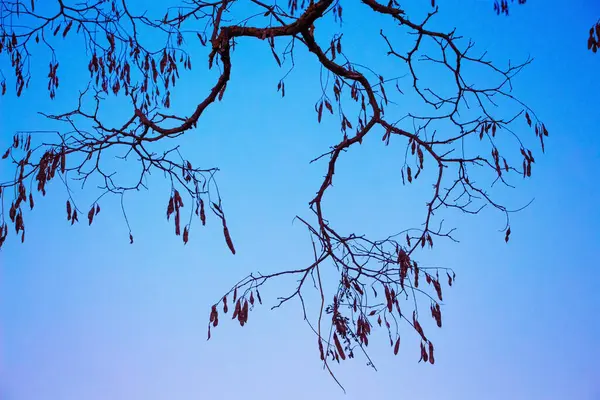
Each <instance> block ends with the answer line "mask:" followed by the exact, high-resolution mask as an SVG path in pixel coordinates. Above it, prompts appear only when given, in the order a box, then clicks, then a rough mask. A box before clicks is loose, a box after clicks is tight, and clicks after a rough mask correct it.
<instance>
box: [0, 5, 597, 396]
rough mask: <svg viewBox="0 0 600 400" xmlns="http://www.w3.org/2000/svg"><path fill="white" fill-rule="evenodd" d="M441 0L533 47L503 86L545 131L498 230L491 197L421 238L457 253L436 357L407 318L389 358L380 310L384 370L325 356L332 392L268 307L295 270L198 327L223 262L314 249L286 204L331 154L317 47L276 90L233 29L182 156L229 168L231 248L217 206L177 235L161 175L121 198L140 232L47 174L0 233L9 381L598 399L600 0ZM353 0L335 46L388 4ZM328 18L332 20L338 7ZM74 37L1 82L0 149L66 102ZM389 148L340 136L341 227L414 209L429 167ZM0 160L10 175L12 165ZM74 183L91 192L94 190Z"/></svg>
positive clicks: (293, 328)
mask: <svg viewBox="0 0 600 400" xmlns="http://www.w3.org/2000/svg"><path fill="white" fill-rule="evenodd" d="M423 3H424V4H423V6H422V7H426V6H427V5H426V4H425V3H428V2H423ZM440 3H441V4H440V7H441V12H440V14H439V17H438V20H437V22H436V21H434V24H433V26H442V27H448V26H453V25H456V26H457V27H458V32H459V33H462V34H463V35H464V36H466V37H472V38H473V39H474V40H475V42H476V45H477V47H476V49H479V50H482V51H483V50H487V51H488V54H489V55H490V57H491V58H492V59H493V60H495V61H497V62H499V63H504V62H506V60H508V59H509V58H510V59H511V60H513V61H519V60H524V59H525V58H526V57H527V56H528V55H531V56H533V57H534V62H533V63H532V64H531V65H530V66H529V67H528V68H526V69H525V70H524V71H523V72H522V74H521V75H519V77H518V78H517V79H516V81H515V93H516V94H517V95H518V96H519V97H520V98H521V99H522V100H523V101H524V102H526V103H527V104H529V105H530V106H532V107H533V108H534V109H535V110H536V113H537V114H538V116H539V117H540V118H541V119H542V120H543V121H544V122H545V124H546V126H548V128H549V130H550V137H549V139H548V141H547V146H546V154H545V155H544V156H541V154H539V153H540V151H539V149H537V147H534V148H535V149H536V151H535V155H536V164H535V165H534V173H533V177H532V179H531V180H526V181H523V182H521V180H520V179H517V180H515V181H516V182H517V183H518V186H517V189H515V190H505V191H501V192H499V196H501V197H502V198H503V199H505V200H506V201H507V202H508V203H509V205H514V206H519V205H522V204H525V203H526V202H527V201H529V200H530V199H531V198H535V201H534V202H533V203H532V205H531V206H530V207H529V208H526V209H525V210H523V211H522V212H520V213H518V214H515V215H513V216H512V231H513V234H512V235H511V241H510V242H509V243H508V244H506V243H504V240H503V234H502V233H499V232H498V230H499V229H501V228H502V227H503V219H502V216H501V215H499V214H497V213H493V212H489V211H484V212H482V213H481V214H480V215H478V216H476V217H472V216H459V215H454V214H452V215H451V219H450V220H449V221H448V222H452V223H453V224H454V225H455V226H456V227H457V228H458V232H457V238H458V239H460V243H458V244H455V243H451V242H442V241H438V242H436V246H435V247H434V249H433V250H431V251H427V252H425V253H422V254H419V257H420V259H421V260H423V262H424V263H427V264H429V265H443V266H447V267H451V268H453V269H454V270H455V271H456V273H457V281H456V285H455V286H453V288H452V289H450V290H448V289H446V290H445V301H446V306H445V307H444V309H443V312H444V328H443V329H441V330H435V331H433V330H432V340H433V341H434V343H435V344H436V364H435V366H431V365H429V364H427V365H424V364H422V363H421V364H417V361H418V359H419V353H418V350H419V348H418V342H417V341H416V339H415V340H406V341H405V342H404V343H403V346H402V348H401V351H400V354H399V355H398V356H395V357H394V356H393V354H392V353H391V351H390V349H389V347H388V345H387V336H386V333H385V332H384V331H376V332H375V333H374V334H373V337H372V339H371V341H370V346H369V347H370V348H371V355H372V356H373V357H374V361H375V364H376V366H377V368H378V372H375V371H373V370H372V369H369V368H368V367H366V366H365V362H364V360H363V359H360V358H357V359H354V360H350V361H349V362H345V363H342V364H341V365H340V366H337V365H336V366H335V372H336V374H337V375H338V378H339V379H340V381H341V382H342V383H343V384H344V386H345V388H346V390H347V394H346V395H344V394H343V392H342V391H341V390H340V389H339V388H338V387H337V386H336V384H335V383H334V382H333V380H332V379H331V378H330V377H329V375H328V374H327V373H326V372H325V371H323V370H322V369H321V364H320V361H319V355H318V349H317V347H316V345H315V344H316V343H315V339H314V337H313V335H312V333H311V331H310V329H309V328H308V326H306V325H305V324H304V323H303V321H302V314H301V310H300V307H299V305H298V304H297V302H294V303H289V304H288V305H287V306H286V307H283V308H280V309H278V310H275V311H269V306H270V305H273V304H275V300H274V298H275V296H277V295H281V294H283V293H285V290H286V289H289V288H290V287H291V286H289V284H290V282H283V283H282V284H281V285H277V286H270V287H269V288H266V289H265V290H264V291H263V292H262V294H263V299H264V300H265V305H264V306H262V307H257V308H256V309H255V310H254V311H253V312H252V313H251V315H250V319H249V323H248V325H246V326H244V327H243V328H240V327H239V325H237V324H235V323H233V322H230V321H227V319H225V320H224V321H223V322H221V324H220V325H219V327H218V328H217V329H216V330H214V331H213V338H212V339H211V340H210V341H208V342H207V341H206V340H205V339H206V323H207V319H208V314H209V311H210V304H212V303H214V302H215V301H216V299H218V298H219V297H220V296H221V295H222V293H223V292H225V291H226V290H228V289H229V288H230V287H231V285H232V284H233V283H234V282H237V281H238V280H239V279H241V278H242V277H244V276H245V275H247V274H248V273H249V272H252V271H256V270H259V271H261V272H268V271H275V270H277V269H281V268H295V267H299V266H304V265H306V263H308V262H310V259H311V252H310V240H309V237H308V235H307V233H306V231H305V230H304V229H302V227H301V226H300V225H299V224H293V223H292V219H293V217H294V215H297V214H298V215H308V208H307V203H308V201H309V200H310V199H311V198H312V196H313V194H314V192H315V191H316V190H317V188H318V185H319V184H320V178H321V177H322V175H323V174H324V171H325V166H324V164H323V163H320V164H319V163H316V164H311V165H309V164H308V161H309V160H310V159H312V158H313V157H315V156H317V155H319V154H321V152H323V151H326V150H327V148H328V146H329V145H331V144H332V143H335V141H336V140H338V138H339V133H338V130H337V128H336V124H335V121H334V120H333V118H330V119H325V120H324V122H323V123H322V124H321V125H318V124H317V123H316V117H315V115H314V110H313V104H314V102H315V101H316V100H317V98H318V96H319V89H318V73H319V70H318V65H317V64H316V63H315V61H314V59H312V58H311V57H310V55H307V54H304V53H301V52H300V53H299V55H298V60H297V62H298V63H301V64H300V65H299V68H297V69H296V70H295V71H294V72H293V74H292V76H291V78H290V79H289V80H288V81H286V97H285V99H281V98H280V96H279V95H278V94H277V93H276V92H275V88H276V85H277V81H278V78H279V77H280V76H282V75H283V74H284V72H282V70H280V69H279V68H278V67H277V65H276V64H275V62H274V61H273V60H272V58H271V56H270V51H269V49H268V47H267V46H266V45H265V43H262V42H258V41H251V40H243V41H241V42H240V44H239V46H238V48H237V50H236V52H235V53H234V58H233V62H234V71H233V75H232V79H231V82H230V84H229V86H228V91H227V93H226V95H225V99H224V101H223V102H222V103H219V104H216V105H215V106H214V107H212V108H210V109H209V111H208V112H207V113H206V115H205V116H203V117H202V120H201V122H200V124H199V125H198V128H197V129H196V130H194V131H191V132H189V133H187V134H186V135H185V137H184V138H182V139H181V141H180V143H181V144H182V147H183V149H184V150H185V153H186V155H187V156H188V157H189V158H190V159H191V160H192V162H193V163H194V164H197V165H203V166H207V167H212V166H218V167H219V168H221V171H220V172H219V174H218V179H219V188H220V190H221V193H222V196H223V199H224V207H225V210H226V212H227V215H228V225H229V228H230V230H231V233H232V235H233V239H234V241H235V245H236V250H237V254H236V255H235V256H233V255H231V254H230V253H229V251H228V250H227V247H226V246H225V243H224V241H223V238H222V235H221V230H220V229H219V225H218V220H216V219H214V218H209V221H208V224H207V225H208V226H207V227H205V228H200V226H199V225H197V226H195V227H194V228H193V229H192V232H191V234H190V242H189V243H188V244H187V245H186V246H183V244H182V242H181V239H180V238H178V237H175V236H174V235H173V228H172V225H171V224H169V223H168V222H167V221H166V220H165V218H164V217H163V215H164V214H163V213H164V209H165V208H166V204H167V201H168V187H167V186H166V183H165V182H163V181H162V180H161V179H160V176H155V177H154V178H153V180H152V182H151V183H152V185H151V187H150V190H149V191H148V192H139V193H135V194H132V195H129V196H127V197H126V198H125V205H126V207H127V209H128V216H129V220H130V224H131V226H132V230H133V234H134V236H135V244H134V245H130V244H129V242H128V238H127V236H128V232H127V227H126V226H125V223H124V221H123V220H122V217H121V214H120V206H119V203H118V200H116V199H106V201H103V202H101V203H100V204H101V207H102V212H101V213H100V214H99V215H98V218H97V219H96V220H95V222H94V224H93V225H92V226H91V227H88V226H86V225H87V224H83V223H82V224H80V225H76V226H73V227H71V226H70V224H68V223H67V221H66V218H65V212H64V202H65V200H66V194H65V192H64V189H63V188H62V187H61V186H60V185H59V184H57V183H54V184H52V185H51V186H50V188H49V190H48V195H47V196H46V197H45V198H43V199H41V198H38V199H37V201H36V208H35V209H34V211H33V212H31V213H29V214H28V218H27V219H26V224H27V239H26V241H25V243H24V244H20V243H18V241H16V240H14V239H15V238H14V235H13V236H11V237H10V240H8V241H7V243H5V245H4V247H3V249H2V251H1V252H0V399H2V400H5V399H6V400H21V399H26V400H29V399H48V400H71V399H86V400H95V399H108V398H110V399H113V400H120V399H138V398H139V399H145V400H146V399H148V400H154V399H157V400H158V399H171V398H172V399H182V400H183V399H196V398H199V397H200V398H201V397H207V398H216V399H230V398H240V397H242V396H244V397H245V398H249V399H255V398H256V399H281V398H288V399H306V398H311V397H312V398H325V397H327V398H330V399H333V398H345V399H348V398H349V399H354V398H357V399H358V398H364V396H371V397H374V398H377V397H379V398H392V397H398V396H411V397H412V396H414V397H418V398H421V399H434V398H435V399H448V400H452V399H461V400H463V399H490V400H493V399H506V398H511V399H590V400H592V399H600V384H599V383H598V382H600V367H598V362H597V360H598V359H599V357H600V346H598V344H597V338H598V337H599V336H600V322H598V320H597V319H598V316H599V315H600V297H599V295H598V290H597V284H598V282H599V279H600V272H599V269H598V267H599V265H598V262H597V248H598V246H599V245H598V244H599V243H600V233H599V231H598V225H599V224H600V210H599V209H598V207H597V206H596V203H597V202H598V200H600V188H599V187H598V185H597V183H596V181H597V176H596V174H597V171H600V136H599V134H600V132H598V115H599V113H598V100H597V98H598V96H597V94H598V93H599V92H600V81H599V79H598V73H597V71H598V66H599V65H600V58H599V56H598V55H593V54H592V53H591V52H588V51H586V48H585V43H586V38H587V29H588V27H589V26H590V25H591V24H592V23H594V22H595V21H596V19H597V17H598V16H600V4H598V3H596V2H593V1H582V0H580V1H577V2H570V3H569V4H568V5H567V4H566V3H565V2H558V1H547V2H544V3H543V4H541V3H540V2H529V3H528V4H526V5H525V6H521V7H516V6H515V7H514V8H513V10H512V15H511V16H510V18H505V17H497V16H496V15H495V14H494V13H493V11H492V9H491V2H490V1H475V0H468V1H464V2H460V6H459V5H458V4H459V3H458V2H456V3H455V5H452V4H447V3H446V2H440ZM448 3H450V2H448ZM419 7H421V6H419ZM419 7H415V10H416V11H418V8H419ZM365 12H366V8H365V7H364V6H362V5H359V4H349V3H348V4H345V5H344V13H345V19H346V22H345V25H344V30H345V31H346V30H347V31H348V33H347V36H348V42H347V44H345V48H346V49H347V50H348V51H349V52H351V53H352V56H353V57H356V58H358V59H359V60H360V59H362V60H363V61H365V60H366V61H367V62H368V61H369V60H374V59H376V58H373V57H376V56H377V54H380V50H381V49H382V48H383V47H381V46H382V45H381V43H379V42H377V40H378V39H374V41H369V40H367V39H366V37H367V35H366V33H368V32H371V33H373V32H374V33H375V35H376V34H377V32H378V30H379V25H378V24H379V23H380V21H381V18H379V17H378V18H373V19H369V20H366V19H365V18H364V17H363V16H364V15H365V14H364V13H365ZM317 28H318V29H319V27H317ZM321 29H322V31H323V34H322V35H323V36H322V37H321V38H322V40H326V39H327V38H328V36H327V35H326V34H325V32H326V31H328V30H329V29H331V27H329V28H328V27H326V26H323V27H322V28H321ZM352 30H354V32H355V33H354V34H353V33H352V32H350V31H352ZM363 31H364V32H365V34H364V35H363V34H362V33H361V34H357V33H356V32H363ZM374 37H376V36H374ZM73 43H76V42H73ZM371 43H373V44H372V45H371ZM69 46H70V45H69V44H68V43H65V44H62V45H59V46H58V51H59V55H60V54H61V53H60V52H62V55H63V57H66V54H69V57H70V58H71V61H70V62H67V59H66V58H65V59H64V60H61V71H62V73H63V75H62V76H61V87H60V89H59V91H58V93H57V98H56V99H55V100H54V101H53V102H51V101H49V100H48V99H47V98H46V97H47V95H46V93H45V85H46V81H45V79H46V78H45V75H46V73H47V71H46V68H47V63H46V61H47V60H46V59H45V58H42V57H43V56H45V55H44V54H42V55H40V56H39V57H38V58H39V59H40V60H41V61H40V68H39V74H38V75H37V78H36V77H34V78H33V80H32V85H33V87H34V88H35V87H38V88H41V90H37V89H32V90H29V91H28V92H25V94H24V95H23V96H22V97H21V98H19V99H18V100H17V99H16V98H15V97H14V94H12V93H10V91H9V93H8V94H7V95H6V96H4V97H1V98H0V110H2V111H1V113H0V128H1V132H2V133H1V135H0V148H5V147H6V146H8V144H9V143H10V141H11V138H12V133H13V132H14V131H16V130H26V129H53V128H57V126H56V125H50V124H49V123H48V122H46V121H45V120H44V119H43V118H40V117H37V116H36V115H35V111H37V110H44V111H48V112H55V111H60V110H65V109H66V108H69V107H72V105H73V104H74V103H73V102H74V101H75V98H74V97H73V91H74V90H76V89H78V88H81V84H82V83H83V82H84V81H82V80H81V79H78V77H84V76H85V75H87V71H85V70H83V71H81V69H80V68H79V69H78V68H77V63H87V61H86V60H85V59H84V57H83V56H81V57H79V56H78V54H80V53H76V52H74V51H73V50H72V48H73V47H69ZM69 51H73V52H72V53H69ZM378 52H379V53H378ZM81 54H83V53H81ZM257 60H258V61H257ZM359 60H357V61H359ZM2 62H5V60H3V61H2ZM194 62H195V71H196V73H197V74H198V75H193V74H190V73H188V74H186V75H184V76H183V79H184V80H185V82H186V84H185V86H183V85H182V86H181V87H180V88H179V89H178V90H180V91H179V92H178V96H176V97H174V98H173V100H174V105H173V107H174V109H175V110H176V111H177V110H181V112H182V113H184V114H185V113H189V111H188V110H189V109H190V108H191V107H192V105H193V104H194V101H196V99H198V98H199V97H200V96H202V95H203V93H205V90H206V88H207V87H209V85H211V84H212V78H213V76H212V75H210V74H209V75H207V74H206V73H205V69H204V68H205V67H204V65H203V62H204V59H203V58H202V59H201V58H200V57H197V58H196V59H195V60H194ZM359 62H360V61H359ZM69 65H73V66H72V67H69ZM398 65H399V64H397V63H395V62H393V61H392V60H389V59H385V58H384V59H383V61H381V62H380V63H378V64H377V67H378V69H379V70H380V71H382V72H383V73H384V75H389V76H391V75H394V74H395V73H396V71H398ZM5 66H6V65H5V64H2V67H3V71H5ZM62 68H64V69H62ZM400 100H402V98H400ZM409 105H410V104H409ZM402 106H404V104H402V103H401V104H400V107H402ZM103 112H105V113H106V114H105V115H114V117H115V118H119V117H120V116H122V115H123V111H122V109H121V108H120V104H119V103H117V102H107V104H106V106H105V108H104V111H103ZM390 149H392V150H390ZM398 149H400V147H399V146H396V147H393V146H390V147H389V148H386V147H384V146H383V145H382V143H381V141H380V136H378V135H374V137H373V138H371V139H370V140H367V141H366V142H365V143H364V144H363V146H362V147H360V148H359V149H358V150H352V151H350V152H348V153H347V154H345V155H344V158H343V159H342V160H341V162H342V164H341V165H340V167H339V172H338V173H337V174H336V177H335V179H336V181H335V187H334V191H332V192H331V193H330V194H328V196H329V197H328V201H327V206H328V207H329V210H330V211H329V213H330V215H331V219H332V220H333V221H335V222H336V223H338V226H341V227H342V229H346V228H347V229H351V228H352V229H353V230H355V231H361V232H366V233H368V234H371V235H373V236H376V237H382V236H385V235H387V234H389V233H392V232H394V231H397V230H401V229H404V228H406V227H408V226H410V225H411V224H410V222H411V221H419V220H420V218H422V216H423V213H424V206H423V204H424V198H423V197H422V196H423V195H427V193H429V192H428V191H427V190H428V189H427V186H428V185H427V184H421V185H420V186H419V185H414V186H413V187H403V186H402V185H401V181H400V179H399V176H398V173H397V172H398V171H399V168H400V167H401V157H400V156H399V155H398V154H401V153H395V152H394V151H395V150H398ZM0 165H2V167H1V169H0V176H1V177H2V180H3V181H4V180H5V179H6V177H7V176H10V174H11V171H10V170H8V169H7V166H6V164H5V163H2V164H0ZM118 165H119V164H116V163H115V168H116V167H117V166H118ZM381 171H392V172H389V173H382V172H381ZM394 171H396V172H395V173H394ZM94 193H95V192H94ZM77 196H79V197H78V198H80V199H82V200H81V201H82V203H85V201H86V200H87V201H88V202H89V201H91V200H92V199H93V198H94V196H93V194H92V193H90V192H81V191H79V192H78V194H77ZM366 205H368V207H367V206H366ZM372 205H376V206H372ZM356 210H359V211H358V212H357V211H356ZM413 225H414V224H413Z"/></svg>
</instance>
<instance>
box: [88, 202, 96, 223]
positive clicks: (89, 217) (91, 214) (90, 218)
mask: <svg viewBox="0 0 600 400" xmlns="http://www.w3.org/2000/svg"><path fill="white" fill-rule="evenodd" d="M95 211H96V209H95V207H94V206H93V205H92V208H90V211H88V226H89V225H91V224H92V221H93V220H94V212H95Z"/></svg>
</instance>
